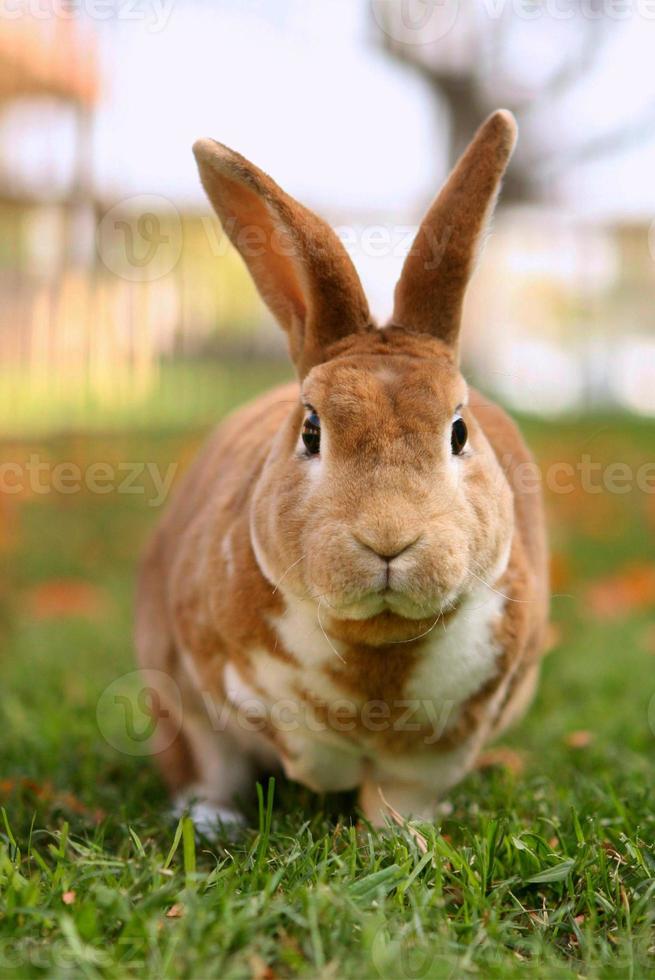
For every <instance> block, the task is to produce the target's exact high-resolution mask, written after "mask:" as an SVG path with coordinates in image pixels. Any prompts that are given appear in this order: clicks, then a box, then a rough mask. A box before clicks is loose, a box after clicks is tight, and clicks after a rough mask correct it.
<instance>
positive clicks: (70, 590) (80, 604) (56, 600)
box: [25, 579, 109, 620]
mask: <svg viewBox="0 0 655 980" xmlns="http://www.w3.org/2000/svg"><path fill="white" fill-rule="evenodd" d="M25 605H26V608H27V611H28V613H29V615H30V616H31V618H32V619H37V620H43V619H64V618H67V617H71V616H83V617H85V618H88V619H98V618H99V617H101V616H103V615H104V614H105V613H106V612H107V609H108V608H109V601H108V597H107V595H106V593H105V592H103V591H102V589H99V588H98V587H97V586H95V585H91V584H90V583H89V582H83V581H79V580H77V579H53V580H52V581H50V582H43V583H42V584H40V585H37V586H36V587H35V588H33V589H31V590H30V591H29V592H28V593H27V595H26V596H25Z"/></svg>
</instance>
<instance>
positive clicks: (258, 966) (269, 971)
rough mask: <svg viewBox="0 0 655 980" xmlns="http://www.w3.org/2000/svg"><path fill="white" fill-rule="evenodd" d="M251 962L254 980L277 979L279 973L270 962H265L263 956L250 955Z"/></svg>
mask: <svg viewBox="0 0 655 980" xmlns="http://www.w3.org/2000/svg"><path fill="white" fill-rule="evenodd" d="M249 962H250V969H251V970H252V975H251V977H252V980H276V977H277V974H276V973H275V971H274V970H273V968H272V967H271V966H269V965H268V963H265V962H264V960H263V959H262V958H261V956H257V954H254V955H253V956H251V957H250V960H249Z"/></svg>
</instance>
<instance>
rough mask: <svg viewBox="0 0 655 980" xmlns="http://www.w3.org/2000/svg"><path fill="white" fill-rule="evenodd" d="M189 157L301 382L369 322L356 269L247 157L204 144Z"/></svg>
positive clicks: (327, 233) (325, 231)
mask: <svg viewBox="0 0 655 980" xmlns="http://www.w3.org/2000/svg"><path fill="white" fill-rule="evenodd" d="M193 152H194V154H195V157H196V161H197V163H198V169H199V171H200V178H201V180H202V184H203V187H204V188H205V190H206V192H207V195H208V197H209V199H210V201H211V203H212V204H213V206H214V209H215V211H216V213H217V214H218V217H219V218H220V220H221V223H222V225H223V228H224V229H225V232H226V234H227V235H228V236H229V238H230V240H231V242H232V244H233V245H234V246H235V247H236V248H237V250H238V251H239V252H240V253H241V256H242V258H243V260H244V261H245V263H246V265H247V266H248V269H249V270H250V274H251V275H252V277H253V279H254V281H255V284H256V286H257V288H258V289H259V292H260V293H261V295H262V297H263V298H264V300H265V301H266V303H267V304H268V306H269V308H270V310H271V311H272V313H273V314H274V315H275V316H276V318H277V319H278V320H279V322H280V324H281V325H282V327H283V328H284V329H285V330H286V332H287V335H288V338H289V349H290V352H291V357H292V359H293V361H294V364H295V365H296V369H297V371H298V374H299V376H300V378H301V379H302V378H303V377H304V376H305V375H306V374H307V372H308V371H310V370H311V368H312V367H314V365H315V364H320V363H321V361H323V360H324V359H325V350H326V348H327V347H328V346H329V345H330V344H331V343H334V341H336V340H340V339H341V338H343V337H346V336H348V335H349V334H352V333H358V332H360V331H364V330H366V329H368V328H369V327H370V325H371V323H370V314H369V310H368V304H367V302H366V297H365V296H364V292H363V290H362V286H361V283H360V281H359V277H358V276H357V273H356V271H355V267H354V266H353V264H352V262H351V261H350V258H349V257H348V254H347V252H346V250H345V249H344V247H343V245H342V243H341V242H340V241H339V239H338V237H337V235H336V234H335V233H334V231H333V230H332V229H331V228H330V227H329V225H327V224H326V223H325V222H324V221H322V220H321V219H320V218H319V217H318V216H317V215H315V214H313V213H312V212H311V211H309V210H307V208H304V207H303V206H302V205H301V204H299V203H298V202H297V201H294V200H293V198H291V197H289V195H288V194H285V193H284V191H283V190H282V189H281V188H280V187H278V186H277V184H276V183H275V182H274V181H273V180H271V178H270V177H269V176H268V175H267V174H265V173H263V171H261V170H259V169H258V168H257V167H255V166H254V165H253V164H252V163H250V162H249V161H248V160H246V159H245V157H242V156H241V155H240V154H239V153H235V152H234V150H230V149H228V147H226V146H223V145H222V144H221V143H216V142H215V141H214V140H209V139H203V140H198V141H197V142H196V143H195V144H194V147H193Z"/></svg>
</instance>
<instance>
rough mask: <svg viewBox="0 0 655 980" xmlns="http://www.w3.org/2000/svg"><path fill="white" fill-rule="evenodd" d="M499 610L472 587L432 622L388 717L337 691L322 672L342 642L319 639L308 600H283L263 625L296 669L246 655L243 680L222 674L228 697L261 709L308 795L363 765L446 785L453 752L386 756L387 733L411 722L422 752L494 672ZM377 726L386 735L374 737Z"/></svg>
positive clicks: (496, 598) (348, 782)
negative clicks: (282, 608) (248, 674)
mask: <svg viewBox="0 0 655 980" xmlns="http://www.w3.org/2000/svg"><path fill="white" fill-rule="evenodd" d="M504 604H505V599H504V597H502V596H501V595H499V594H498V593H494V592H491V591H490V590H489V589H487V588H486V587H482V586H481V587H480V589H479V590H478V591H476V592H474V593H472V594H471V595H470V596H469V597H468V598H467V599H466V600H465V601H464V602H463V603H462V605H461V607H460V609H459V610H458V612H457V614H456V615H455V616H453V618H452V619H451V620H450V621H449V622H448V623H447V625H446V626H445V628H444V627H443V626H441V625H440V626H437V627H435V629H434V630H433V631H432V632H431V633H430V634H429V635H428V636H426V638H425V641H424V642H423V644H422V646H421V650H420V656H419V660H418V662H417V664H416V666H415V669H414V670H413V672H412V674H411V676H410V677H409V678H408V681H407V683H406V685H405V687H404V690H402V691H399V692H398V700H397V702H396V704H395V705H394V706H393V708H394V709H395V710H394V712H393V717H394V719H395V720H391V719H390V718H389V717H386V718H385V713H384V710H382V709H381V707H380V703H379V702H378V703H377V704H374V703H372V702H371V703H368V704H367V703H365V702H363V701H362V699H361V698H359V699H357V698H355V697H353V695H352V693H351V692H350V691H349V690H346V689H344V688H343V687H342V686H340V685H339V683H338V679H337V676H335V673H334V671H331V670H330V668H333V667H337V668H338V667H339V666H340V663H341V662H342V661H346V659H347V657H348V655H349V651H348V648H347V646H346V645H345V644H342V643H340V642H339V641H337V640H334V639H332V638H330V637H328V636H327V635H326V634H325V632H324V630H323V627H322V624H321V623H320V622H319V620H318V616H317V607H316V604H315V603H311V602H305V601H300V600H296V599H295V598H293V597H289V598H287V610H286V612H285V613H284V615H282V616H280V617H279V618H276V619H275V621H274V622H273V625H274V627H275V630H276V632H277V634H278V636H279V638H280V642H281V644H282V645H283V646H284V648H285V649H286V650H287V651H289V652H290V653H291V654H293V655H294V656H295V658H297V660H298V662H300V663H301V664H302V665H303V666H302V671H300V670H299V668H298V667H297V666H295V665H294V664H292V663H287V662H285V661H283V660H281V659H280V658H278V657H276V656H275V655H272V654H271V653H269V652H268V651H266V650H263V649H256V650H253V651H250V662H251V668H252V682H251V684H248V683H247V682H246V681H245V680H244V678H243V677H242V676H241V675H240V673H239V671H238V668H237V667H236V666H235V665H234V664H229V665H228V666H227V667H226V669H225V675H224V684H225V691H226V695H227V698H228V701H229V702H230V703H231V705H232V706H233V707H234V708H236V709H238V708H243V707H245V706H246V704H251V705H252V703H253V702H255V703H259V704H260V705H262V710H263V711H265V712H266V716H267V718H268V720H269V722H270V723H271V725H272V726H273V727H274V728H275V729H276V731H277V732H278V733H279V735H280V744H281V745H282V746H283V747H284V750H285V751H284V752H283V756H282V761H283V764H284V768H285V771H286V772H287V775H288V776H290V777H291V778H293V779H296V780H298V781H300V782H303V783H305V784H306V785H308V786H310V787H311V788H312V789H316V790H319V791H321V790H322V791H331V790H340V789H349V788H353V787H355V786H357V785H358V784H359V782H360V781H361V779H362V776H363V773H364V770H365V769H368V771H369V772H370V771H371V769H373V771H374V772H378V771H379V773H380V775H381V776H382V775H383V774H384V773H387V772H388V773H391V772H393V774H394V775H395V776H396V777H397V778H401V779H402V778H405V779H413V778H415V777H418V776H419V775H420V773H423V775H425V767H426V764H427V765H428V767H429V769H430V770H432V769H433V768H435V767H436V769H435V772H434V778H435V779H438V780H439V781H441V780H442V779H444V778H445V779H446V780H447V778H448V777H447V773H446V772H442V770H444V768H446V769H447V768H448V767H449V766H450V765H452V766H454V767H456V768H457V767H458V766H459V758H458V751H457V750H456V751H455V752H453V753H443V752H441V751H440V752H434V753H430V752H429V751H428V752H423V751H421V752H420V753H419V756H418V757H417V756H416V753H414V754H409V753H408V752H403V753H400V754H399V753H393V752H391V751H390V750H389V748H388V746H390V745H391V746H392V745H393V731H400V732H412V731H417V730H418V729H419V726H420V728H421V734H420V735H418V736H417V738H419V739H423V740H424V741H425V747H426V748H427V749H429V747H430V745H434V744H435V743H436V742H437V741H438V739H439V737H440V736H441V735H442V734H443V733H444V732H445V731H447V729H448V728H449V727H450V726H451V725H453V724H454V723H455V722H456V720H457V717H458V709H459V707H460V706H461V705H462V704H463V703H464V702H465V701H467V700H468V699H469V698H470V697H471V696H472V695H473V694H475V693H476V692H477V691H478V690H479V689H480V688H481V687H482V686H483V685H484V684H485V683H486V682H487V681H488V680H489V679H490V678H491V677H492V675H493V674H494V672H495V670H496V661H497V658H498V654H499V652H500V650H499V646H498V643H497V641H495V639H494V628H495V626H496V624H497V622H498V620H499V617H500V616H501V614H502V611H503V607H504ZM391 655H393V654H391ZM384 656H385V652H384V650H380V657H384ZM262 692H263V694H264V696H263V694H262ZM317 706H318V708H317ZM385 725H386V738H385V739H384V741H380V740H379V734H378V733H380V732H381V731H384V730H385ZM397 726H399V727H397ZM376 743H379V744H376ZM418 744H420V742H419V743H418ZM385 746H386V747H385ZM421 747H422V746H421ZM456 756H457V758H455V757H456ZM417 767H420V773H419V771H418V769H417Z"/></svg>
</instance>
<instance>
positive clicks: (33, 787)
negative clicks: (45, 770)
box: [0, 777, 106, 823]
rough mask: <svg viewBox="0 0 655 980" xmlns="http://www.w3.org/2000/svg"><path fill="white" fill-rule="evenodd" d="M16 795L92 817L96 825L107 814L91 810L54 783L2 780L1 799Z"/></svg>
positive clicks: (0, 787) (25, 779) (0, 783)
mask: <svg viewBox="0 0 655 980" xmlns="http://www.w3.org/2000/svg"><path fill="white" fill-rule="evenodd" d="M14 793H27V794H29V795H30V796H32V797H34V798H36V799H37V800H39V801H40V802H42V803H46V804H48V805H50V806H61V807H64V808H65V809H67V810H70V811H71V812H72V813H78V814H80V815H82V816H87V817H88V816H90V817H91V818H92V819H93V820H94V822H95V823H101V822H102V821H103V820H104V819H105V817H106V814H105V812H104V811H103V810H101V809H100V807H96V808H95V809H93V810H90V809H89V808H88V807H87V806H85V805H84V803H82V801H81V800H78V798H77V797H76V796H75V795H74V793H70V792H68V791H66V790H57V789H55V787H54V786H53V785H52V783H50V782H48V781H46V782H44V783H37V782H36V780H34V779H28V778H27V777H22V778H21V779H1V780H0V798H4V797H8V796H11V795H12V794H14Z"/></svg>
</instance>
